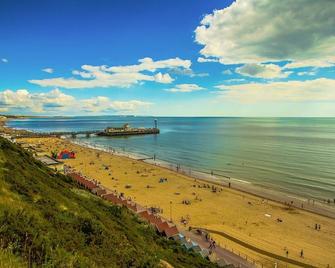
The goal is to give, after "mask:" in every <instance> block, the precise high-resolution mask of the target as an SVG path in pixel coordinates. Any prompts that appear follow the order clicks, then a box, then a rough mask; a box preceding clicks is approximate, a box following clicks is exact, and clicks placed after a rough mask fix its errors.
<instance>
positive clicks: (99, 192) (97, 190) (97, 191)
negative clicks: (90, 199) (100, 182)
mask: <svg viewBox="0 0 335 268" xmlns="http://www.w3.org/2000/svg"><path fill="white" fill-rule="evenodd" d="M92 193H93V194H95V195H98V196H102V195H103V194H105V193H106V190H105V189H102V188H100V187H96V188H93V189H92Z"/></svg>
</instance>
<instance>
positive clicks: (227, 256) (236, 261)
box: [181, 231, 255, 268]
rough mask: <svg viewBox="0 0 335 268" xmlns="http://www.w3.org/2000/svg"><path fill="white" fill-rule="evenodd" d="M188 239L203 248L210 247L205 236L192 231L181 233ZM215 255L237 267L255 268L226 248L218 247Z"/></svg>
mask: <svg viewBox="0 0 335 268" xmlns="http://www.w3.org/2000/svg"><path fill="white" fill-rule="evenodd" d="M181 233H182V234H183V235H185V236H186V237H189V238H190V239H191V240H192V241H194V242H196V243H198V244H199V245H200V246H201V247H203V248H208V247H209V242H208V241H206V238H205V237H204V236H203V235H199V234H196V233H194V232H190V231H182V232H181ZM213 252H214V253H215V255H216V256H217V257H218V259H223V260H224V261H225V262H226V264H233V265H234V266H235V267H240V268H254V267H255V266H254V265H253V264H252V263H250V262H248V261H246V260H245V259H243V258H242V257H240V256H238V255H236V254H234V253H232V252H231V251H229V250H226V249H224V248H221V247H219V246H216V248H215V249H214V250H213Z"/></svg>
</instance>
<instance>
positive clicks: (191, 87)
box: [166, 84, 204, 93]
mask: <svg viewBox="0 0 335 268" xmlns="http://www.w3.org/2000/svg"><path fill="white" fill-rule="evenodd" d="M199 90H204V88H203V87H200V86H198V85H196V84H179V85H176V86H175V87H174V88H169V89H166V91H168V92H174V93H176V92H182V93H189V92H193V91H199Z"/></svg>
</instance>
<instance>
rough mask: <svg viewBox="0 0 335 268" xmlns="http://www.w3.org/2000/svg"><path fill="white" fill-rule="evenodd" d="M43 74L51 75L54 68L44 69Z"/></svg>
mask: <svg viewBox="0 0 335 268" xmlns="http://www.w3.org/2000/svg"><path fill="white" fill-rule="evenodd" d="M42 71H43V72H46V73H49V74H52V73H53V72H54V69H52V68H44V69H42Z"/></svg>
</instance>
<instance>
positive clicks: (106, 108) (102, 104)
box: [82, 96, 152, 113]
mask: <svg viewBox="0 0 335 268" xmlns="http://www.w3.org/2000/svg"><path fill="white" fill-rule="evenodd" d="M151 104H152V103H150V102H143V101H139V100H129V101H111V100H110V99H109V98H107V97H102V96H98V97H93V98H90V99H86V100H83V101H82V110H83V111H85V112H90V113H92V112H93V113H99V112H115V111H117V112H121V113H124V112H133V111H136V110H137V109H139V108H143V107H149V106H150V105H151Z"/></svg>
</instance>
